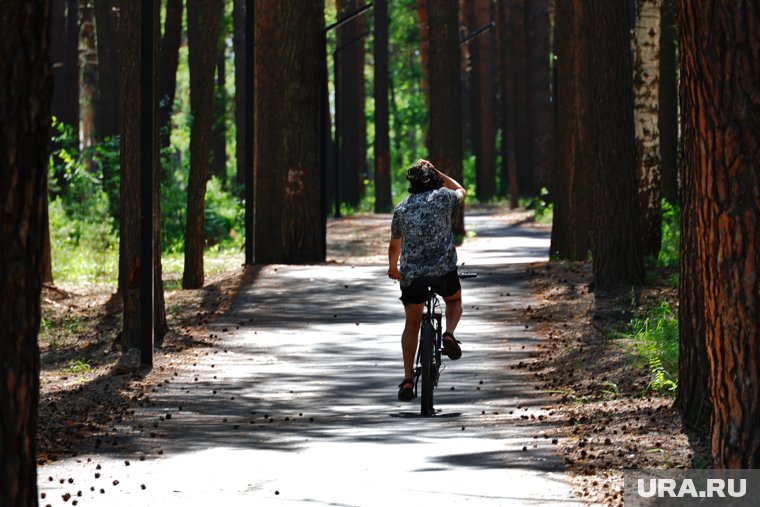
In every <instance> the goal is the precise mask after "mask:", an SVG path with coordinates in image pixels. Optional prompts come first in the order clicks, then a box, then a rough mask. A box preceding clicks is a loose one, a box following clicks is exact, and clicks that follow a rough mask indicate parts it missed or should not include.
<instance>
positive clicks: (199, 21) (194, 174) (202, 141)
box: [182, 0, 224, 289]
mask: <svg viewBox="0 0 760 507" xmlns="http://www.w3.org/2000/svg"><path fill="white" fill-rule="evenodd" d="M223 7H224V4H223V2H222V0H188V2H187V41H188V50H189V58H188V60H189V67H190V108H191V111H192V115H193V125H192V128H191V131H190V177H189V182H188V187H187V228H186V232H185V270H184V273H183V277H182V288H184V289H197V288H200V287H202V286H203V248H204V246H205V243H206V233H205V220H204V214H205V210H206V203H205V198H206V181H207V180H208V174H209V156H210V151H211V130H212V122H213V110H214V68H215V65H214V62H215V61H216V54H217V47H218V40H219V27H220V20H221V17H222V10H223Z"/></svg>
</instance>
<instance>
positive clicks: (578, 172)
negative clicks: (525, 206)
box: [550, 0, 593, 260]
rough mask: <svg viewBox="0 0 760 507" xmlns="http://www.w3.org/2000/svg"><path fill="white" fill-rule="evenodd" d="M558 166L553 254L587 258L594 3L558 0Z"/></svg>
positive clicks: (591, 200)
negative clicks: (590, 15)
mask: <svg viewBox="0 0 760 507" xmlns="http://www.w3.org/2000/svg"><path fill="white" fill-rule="evenodd" d="M555 30H556V35H555V41H556V42H555V45H556V51H557V152H556V156H557V159H556V160H557V169H556V173H555V185H554V188H555V191H554V193H553V199H554V223H553V225H552V237H551V246H550V254H551V256H552V257H554V258H559V259H570V260H585V259H587V258H588V255H589V252H590V251H591V228H592V225H591V220H592V211H591V210H592V203H593V197H592V191H591V190H592V176H591V157H592V152H591V146H590V144H589V142H588V139H589V136H590V132H589V117H588V108H589V89H588V84H589V82H590V79H591V76H590V75H589V44H590V41H589V38H588V5H587V3H586V2H585V1H584V0H573V1H572V2H558V3H557V14H556V21H555Z"/></svg>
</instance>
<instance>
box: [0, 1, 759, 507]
mask: <svg viewBox="0 0 760 507" xmlns="http://www.w3.org/2000/svg"><path fill="white" fill-rule="evenodd" d="M1 11H2V12H1V13H0V26H2V27H3V33H2V34H0V55H1V56H0V65H1V66H2V70H0V82H2V94H0V120H1V121H0V210H2V215H0V361H1V362H2V372H1V378H2V382H0V505H9V506H16V505H19V506H20V505H37V504H38V499H39V490H38V476H37V469H38V465H42V464H43V463H44V462H45V459H41V458H40V452H41V449H46V444H38V443H37V441H38V425H44V424H45V421H44V419H45V417H44V414H47V413H48V412H45V413H44V414H43V412H42V410H47V409H46V408H44V407H43V405H45V406H47V405H46V404H45V403H43V402H42V401H44V400H46V399H47V398H45V396H47V395H46V394H43V395H41V394H40V392H41V389H42V390H43V391H44V389H45V381H44V380H43V381H42V382H41V380H40V379H41V378H43V379H44V378H47V377H45V375H44V370H45V368H46V365H45V358H47V357H48V355H47V353H48V351H50V350H53V352H55V350H54V349H56V348H57V347H56V344H55V343H53V344H52V345H51V340H53V342H54V341H55V340H56V338H55V336H58V335H59V334H60V333H64V334H65V333H68V334H67V335H66V336H68V337H69V338H70V339H71V340H72V341H76V343H78V344H79V340H80V338H77V336H78V335H77V333H79V336H82V335H83V332H80V331H79V330H81V329H83V328H84V327H86V326H85V324H83V320H82V319H84V317H82V318H80V317H75V318H74V317H66V318H65V319H63V320H61V318H58V317H55V316H54V313H51V312H54V311H55V308H54V307H60V306H61V304H59V303H58V302H60V301H61V299H60V297H61V295H65V296H66V297H69V296H70V295H71V294H75V293H79V294H85V293H86V294H89V295H92V299H91V302H92V305H93V307H94V310H93V311H95V310H97V311H98V312H101V314H100V315H101V316H102V315H106V316H107V317H108V318H109V319H111V320H110V321H109V322H111V324H109V326H110V327H109V328H108V330H107V331H98V333H100V334H101V338H99V340H100V342H102V343H100V342H99V343H98V345H97V347H103V348H102V350H106V347H108V350H111V347H113V350H114V351H117V352H113V354H115V356H114V357H116V356H119V357H121V354H127V353H128V352H129V351H132V353H134V354H138V355H139V361H135V364H134V365H133V366H131V367H130V368H133V369H134V370H135V371H137V370H140V371H141V372H142V373H141V375H142V376H144V375H149V373H148V372H150V368H151V367H152V366H153V364H154V354H158V352H157V351H160V350H172V349H171V347H173V346H174V345H173V344H174V343H175V341H176V339H177V338H176V337H177V336H178V335H183V333H185V330H184V326H183V325H180V324H178V322H179V320H178V317H177V315H178V314H179V313H180V312H181V311H183V309H184V311H187V312H188V314H189V313H193V312H194V311H195V307H192V308H191V307H190V304H189V303H188V302H187V301H189V300H188V299H182V298H188V297H191V296H188V294H192V297H196V294H200V292H193V291H208V290H209V288H210V287H212V286H214V287H215V286H216V283H217V281H218V280H219V275H220V273H222V272H224V271H225V270H229V269H230V267H231V266H235V267H238V266H243V268H241V269H242V271H241V273H243V272H245V273H248V275H246V276H259V275H258V273H259V272H260V271H259V270H261V269H264V267H266V266H273V265H278V266H280V265H282V266H306V265H309V266H310V265H318V266H330V265H331V262H333V261H332V260H331V255H330V254H329V249H330V248H332V247H333V246H332V245H331V244H330V240H329V239H328V237H329V234H330V228H331V227H345V228H346V230H347V231H349V232H347V233H346V234H347V237H354V236H351V234H356V235H359V234H361V233H362V232H361V230H360V229H357V230H356V232H354V230H353V229H351V227H352V226H350V225H349V224H351V223H352V222H351V220H358V219H362V218H363V217H370V216H376V217H384V218H387V219H388V232H390V229H389V227H390V213H392V212H393V210H394V207H395V206H396V205H397V204H398V203H399V202H400V201H401V200H402V199H404V198H405V197H406V195H407V181H406V180H405V176H406V171H407V168H408V167H409V166H410V164H412V163H413V162H414V161H415V160H418V159H427V160H430V161H431V162H432V163H433V164H434V165H435V167H437V168H438V169H439V170H440V171H442V172H443V173H445V174H447V175H449V176H451V177H452V178H454V179H455V180H457V181H459V182H461V183H462V184H463V185H464V187H465V188H466V189H467V207H468V208H467V211H465V210H461V212H460V213H458V214H457V215H456V216H455V217H454V221H453V231H454V234H455V236H456V238H457V243H458V244H460V245H464V246H466V245H467V244H468V243H469V242H471V241H473V240H475V239H477V234H476V233H475V232H474V230H473V227H472V226H471V225H470V218H469V216H468V213H469V211H470V210H471V209H472V210H477V211H478V212H479V213H480V212H483V213H492V214H498V213H521V212H525V213H526V214H525V215H524V216H526V217H528V218H527V219H526V220H528V221H530V222H534V223H538V224H543V226H545V227H546V229H545V230H546V231H547V234H548V236H547V239H548V240H549V247H548V252H546V261H545V263H544V264H542V266H543V265H545V269H546V271H547V275H546V276H547V277H548V276H549V275H548V272H549V270H554V271H553V273H555V274H556V273H559V272H563V273H565V272H566V273H570V274H569V275H567V276H570V277H573V276H575V275H574V274H572V273H575V274H576V275H577V274H578V273H579V272H581V271H583V270H586V269H587V275H588V276H587V277H586V278H584V279H583V280H582V281H581V280H580V279H579V281H578V282H577V284H578V285H579V286H580V285H583V286H584V287H586V286H587V289H588V292H587V293H586V295H587V296H588V297H589V298H591V301H593V303H592V305H593V308H592V309H591V310H589V311H590V312H592V313H593V312H594V311H596V312H597V313H596V314H594V315H595V316H592V317H590V318H591V319H592V320H593V321H596V320H599V319H601V320H604V319H605V318H606V317H600V315H602V316H604V315H608V313H609V312H608V313H604V309H605V308H608V307H611V306H610V305H612V306H614V308H616V309H618V308H621V309H622V310H621V311H620V315H619V316H616V317H615V318H614V319H613V320H614V322H612V323H607V324H605V323H602V324H599V325H604V326H607V327H605V329H604V334H606V335H608V336H612V335H616V336H617V335H618V334H619V333H623V332H625V333H631V332H633V333H634V334H635V333H639V332H640V333H643V334H645V335H647V336H649V333H650V329H649V327H650V326H652V327H653V328H655V327H656V329H657V331H656V332H655V331H652V333H653V334H652V336H654V334H656V333H660V334H658V335H657V336H655V337H654V338H653V340H654V341H653V342H651V343H650V344H649V345H647V346H648V347H650V348H649V349H647V350H649V352H647V353H646V354H644V360H643V361H644V363H645V364H644V366H643V370H644V372H645V374H646V375H647V376H648V377H647V378H648V379H649V380H647V382H648V384H647V389H645V393H644V394H640V396H639V394H637V395H636V398H637V399H638V398H645V397H647V396H655V397H659V398H663V399H664V400H666V401H665V402H664V403H665V404H666V405H667V406H668V407H671V408H672V409H673V410H674V413H676V414H677V417H678V419H679V425H680V424H682V425H683V427H684V428H687V430H688V431H689V432H693V433H690V434H695V435H699V438H700V439H702V441H703V442H704V443H705V444H704V445H705V447H706V448H707V450H706V451H705V454H706V457H705V459H706V460H707V462H706V463H702V464H701V467H703V468H708V469H754V468H760V438H758V437H759V436H760V430H759V429H758V428H760V396H758V393H760V373H758V368H757V367H756V365H757V364H758V361H760V277H758V267H760V197H758V196H760V81H758V79H757V77H758V76H760V1H758V0H742V1H738V0H737V1H731V2H723V1H718V0H626V1H621V2H610V1H607V0H588V1H585V2H584V1H581V0H530V1H527V0H373V1H372V2H369V1H366V2H365V0H304V1H298V2H296V1H289V0H160V1H159V0H153V1H150V0H142V1H137V0H7V1H6V2H5V4H4V7H3V9H2V10H1ZM494 210H497V211H494ZM510 216H517V215H510ZM521 216H522V215H521ZM338 224H342V225H338ZM357 227H360V226H357ZM383 231H384V229H383ZM364 234H365V235H369V234H370V233H367V232H365V233H364ZM382 234H383V235H384V236H383V238H382V239H383V241H385V240H387V237H386V236H388V235H387V234H386V233H385V232H382ZM346 248H348V249H350V248H351V246H350V245H349V246H348V247H346ZM385 248H386V246H385V245H383V246H382V247H381V249H383V250H382V251H381V252H375V253H376V254H377V253H379V254H382V255H384V254H385V250H384V249H385ZM527 269H530V270H533V271H535V270H536V269H538V268H533V267H531V268H527ZM542 269H543V268H542ZM561 270H567V271H561ZM241 276H243V275H241ZM557 276H559V275H557ZM241 280H242V278H241ZM547 280H549V278H546V277H545V278H544V282H545V283H546V284H548V285H546V286H545V287H544V288H545V289H546V290H547V291H549V290H550V289H551V288H552V287H553V286H555V285H556V286H559V285H558V284H562V283H565V282H566V281H567V280H563V279H562V278H559V279H558V280H559V281H557V280H555V281H553V282H552V281H548V282H547ZM241 283H242V282H241ZM542 283H543V282H542ZM574 283H576V282H574ZM655 286H656V287H657V290H658V291H660V292H661V293H663V294H667V295H669V296H668V297H658V298H655V299H654V300H652V301H650V302H648V303H647V304H648V306H646V307H644V306H642V304H640V301H641V300H643V299H646V298H642V297H641V294H642V293H643V291H646V290H647V288H649V290H650V292H651V289H652V288H653V287H655ZM248 287H250V288H251V289H250V290H252V291H254V292H255V291H256V284H255V283H252V282H249V285H248ZM346 287H348V285H346ZM573 289H574V287H573ZM236 290H237V289H236ZM288 290H292V294H293V297H297V294H298V293H297V290H296V288H295V287H293V288H289V289H288ZM240 291H243V289H240ZM183 292H184V293H185V294H186V295H185V296H181V295H180V294H181V293H183ZM56 294H57V295H56ZM95 295H96V296H97V297H96V296H95ZM199 297H200V296H199ZM56 298H59V299H56ZM219 299H221V297H220V298H219ZM230 299H231V300H232V299H234V298H230ZM51 301H52V302H51ZM230 304H232V303H230ZM306 304H308V303H304V305H306ZM217 305H218V303H217ZM525 306H528V305H527V304H526V305H525ZM112 308H115V309H112ZM199 308H200V307H199ZM528 308H531V307H528ZM201 311H203V312H205V311H206V310H201ZM201 311H199V312H198V314H197V315H198V317H195V316H193V317H192V318H193V319H194V320H193V322H194V324H193V325H195V322H196V321H200V320H202V319H204V318H206V317H207V315H206V314H205V313H204V314H203V315H202V316H201ZM531 311H532V310H531ZM616 311H617V310H616ZM336 312H337V310H336ZM221 313H222V311H221V310H220V311H219V314H221ZM589 315H591V314H589ZM336 316H337V313H336ZM550 317H551V316H550ZM550 317H548V318H550ZM99 318H100V317H99ZM208 318H211V317H208ZM567 318H568V319H570V318H571V317H570V316H568V317H567ZM188 319H189V318H188ZM594 319H596V320H594ZM103 322H105V319H104V320H103ZM187 322H189V320H188V321H187ZM88 325H89V324H88ZM198 325H200V324H198ZM204 325H205V323H204ZM241 325H242V322H241ZM356 325H357V326H358V325H359V324H358V323H357V324H356ZM561 325H562V322H559V323H558V324H557V326H561ZM590 325H595V324H593V322H592V323H591V324H590ZM67 326H68V327H67ZM93 326H94V324H93ZM188 326H189V324H188ZM637 326H638V327H637ZM597 327H598V326H597ZM64 328H67V329H70V331H62V330H63V329H64ZM526 328H527V326H526ZM632 328H634V331H631V329H632ZM93 329H95V328H94V327H93ZM98 329H100V328H98ZM104 329H105V328H104ZM204 329H205V328H204ZM622 330H624V331H622ZM225 331H226V329H225ZM204 332H205V331H204ZM188 333H189V332H188ZM212 337H213V335H212ZM165 339H166V343H165ZM648 343H649V342H648ZM652 343H653V344H652ZM77 346H79V347H82V345H81V344H79V345H77ZM87 347H90V345H87ZM652 347H653V348H652ZM58 348H61V349H64V348H66V347H58ZM40 350H42V352H43V354H42V356H41V353H40ZM81 350H83V349H81V348H80V349H79V351H78V352H77V353H76V354H79V355H75V356H72V358H73V359H71V361H70V362H68V363H67V365H66V366H65V368H68V371H69V372H70V373H75V372H76V368H77V367H79V366H81V368H83V369H84V370H83V371H89V370H90V369H91V368H92V367H94V365H95V363H94V362H93V361H94V360H90V359H82V358H83V357H84V356H83V355H82V354H84V353H83V352H81ZM97 350H99V351H100V350H101V348H98V349H97ZM225 352H227V351H226V350H225ZM41 357H42V359H41ZM69 359H70V358H68V357H67V361H68V360H69ZM156 360H158V359H156ZM116 361H118V358H117V359H114V362H116ZM138 363H139V364H138ZM103 364H105V363H103ZM162 364H163V363H162ZM568 368H569V367H568ZM560 369H561V367H560ZM560 373H561V374H562V375H565V374H568V372H567V371H564V372H560ZM560 373H558V375H559V374H560ZM571 373H572V372H571ZM41 375H42V377H41ZM106 375H110V374H106ZM214 378H216V377H214ZM196 380H197V379H196ZM481 383H482V382H481ZM536 389H538V388H536ZM563 389H565V388H564V387H563ZM452 390H453V387H452ZM614 390H615V391H616V392H617V390H618V388H617V386H615V389H614ZM547 392H549V391H547ZM557 392H559V391H557ZM563 392H564V391H563ZM214 393H216V391H214ZM616 396H617V395H616ZM41 400H42V401H41ZM484 413H485V412H484ZM132 414H134V410H133V411H132ZM40 427H41V426H40ZM462 429H463V430H464V426H462ZM39 433H40V435H42V434H44V431H42V430H40V431H39ZM40 438H41V437H40ZM45 438H47V437H45ZM584 452H585V451H584ZM45 454H46V455H47V451H46V452H45ZM687 468H700V466H698V465H697V464H695V463H694V461H692V463H691V464H690V466H688V467H687ZM612 504H614V503H612Z"/></svg>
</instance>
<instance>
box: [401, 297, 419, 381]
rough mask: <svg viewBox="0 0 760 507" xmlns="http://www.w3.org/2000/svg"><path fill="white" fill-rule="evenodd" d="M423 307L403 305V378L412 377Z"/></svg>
mask: <svg viewBox="0 0 760 507" xmlns="http://www.w3.org/2000/svg"><path fill="white" fill-rule="evenodd" d="M424 307H425V305H424V304H407V305H404V312H405V313H406V323H405V324H404V332H403V333H402V334H401V350H402V351H403V353H404V378H411V377H412V369H413V367H414V354H415V353H416V352H417V338H418V337H419V334H420V326H421V325H422V310H423V308H424Z"/></svg>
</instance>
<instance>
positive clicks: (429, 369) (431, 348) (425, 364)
mask: <svg viewBox="0 0 760 507" xmlns="http://www.w3.org/2000/svg"><path fill="white" fill-rule="evenodd" d="M420 334H421V336H420V363H422V364H421V365H422V374H421V375H420V376H421V380H422V396H420V400H421V407H420V408H421V410H420V413H421V414H422V415H425V416H426V415H433V388H434V387H435V374H436V368H435V364H434V361H435V329H433V325H432V324H431V323H430V322H429V321H426V322H425V323H424V324H423V325H422V333H420Z"/></svg>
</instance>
